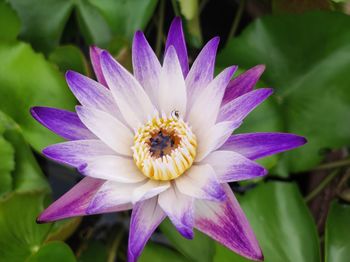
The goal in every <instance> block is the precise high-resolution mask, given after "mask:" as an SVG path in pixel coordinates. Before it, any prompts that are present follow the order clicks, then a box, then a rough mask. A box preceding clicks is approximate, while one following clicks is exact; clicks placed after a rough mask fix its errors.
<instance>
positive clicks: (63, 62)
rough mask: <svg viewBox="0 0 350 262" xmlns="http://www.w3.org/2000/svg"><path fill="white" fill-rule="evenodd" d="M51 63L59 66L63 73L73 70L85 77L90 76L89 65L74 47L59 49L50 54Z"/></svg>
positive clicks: (61, 47) (68, 46)
mask: <svg viewBox="0 0 350 262" xmlns="http://www.w3.org/2000/svg"><path fill="white" fill-rule="evenodd" d="M49 61H51V62H52V63H55V64H56V65H58V67H59V69H60V70H61V72H62V73H66V72H67V71H68V70H73V71H76V72H79V73H81V74H83V75H90V70H89V65H88V62H87V61H86V59H85V56H84V54H83V53H82V52H81V50H80V49H79V48H78V47H76V46H74V45H65V46H59V47H57V48H56V49H55V50H54V51H53V52H52V53H50V55H49Z"/></svg>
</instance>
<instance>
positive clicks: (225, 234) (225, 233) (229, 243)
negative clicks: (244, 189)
mask: <svg viewBox="0 0 350 262" xmlns="http://www.w3.org/2000/svg"><path fill="white" fill-rule="evenodd" d="M225 191H226V200H225V201H223V202H211V201H203V200H197V201H196V202H195V206H196V211H195V214H196V217H195V227H196V228H197V229H198V230H200V231H202V232H203V233H205V234H207V235H209V236H210V237H212V238H213V239H215V240H216V241H218V242H220V243H221V244H222V245H224V246H226V247H227V248H229V249H231V250H233V251H234V252H236V253H238V254H239V255H241V256H243V257H246V258H249V259H252V260H259V261H262V260H263V259H264V257H263V254H262V252H261V249H260V247H259V244H258V241H257V240H256V237H255V236H254V233H253V230H252V229H251V227H250V225H249V222H248V220H247V218H246V217H245V215H244V213H243V210H242V209H241V207H240V206H239V203H238V201H237V199H236V198H235V196H234V195H233V193H232V191H231V189H230V187H229V186H228V185H225Z"/></svg>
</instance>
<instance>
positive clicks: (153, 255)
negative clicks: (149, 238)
mask: <svg viewBox="0 0 350 262" xmlns="http://www.w3.org/2000/svg"><path fill="white" fill-rule="evenodd" d="M138 261H139V262H149V261H152V262H164V261H167V262H186V261H188V260H186V259H185V258H184V257H183V256H181V255H180V254H179V253H176V252H175V251H173V250H171V249H169V248H166V247H164V246H162V245H157V244H153V243H149V244H147V245H146V247H145V249H144V250H143V252H142V255H141V257H140V259H139V260H138Z"/></svg>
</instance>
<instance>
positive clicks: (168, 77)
mask: <svg viewBox="0 0 350 262" xmlns="http://www.w3.org/2000/svg"><path fill="white" fill-rule="evenodd" d="M160 83H161V84H160V88H159V98H158V99H159V100H158V104H159V108H160V109H161V111H162V112H164V113H165V114H166V115H170V114H171V112H172V111H174V110H177V111H179V113H180V115H185V113H186V101H187V94H186V85H185V80H184V78H183V75H182V72H181V67H180V63H179V60H178V58H177V55H176V51H175V48H174V47H173V46H170V47H169V48H168V50H167V52H166V54H165V57H164V63H163V68H162V74H161V80H160Z"/></svg>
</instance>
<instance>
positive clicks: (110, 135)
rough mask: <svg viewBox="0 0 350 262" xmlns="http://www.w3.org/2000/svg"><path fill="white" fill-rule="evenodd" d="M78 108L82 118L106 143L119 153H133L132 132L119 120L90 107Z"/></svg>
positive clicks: (127, 154) (129, 154) (128, 154)
mask: <svg viewBox="0 0 350 262" xmlns="http://www.w3.org/2000/svg"><path fill="white" fill-rule="evenodd" d="M76 110H77V113H78V116H79V118H80V120H81V121H82V122H83V123H84V124H85V125H86V126H87V127H88V128H89V129H90V130H91V132H93V133H94V134H95V135H96V136H97V137H98V138H100V139H101V140H102V141H103V142H104V143H105V144H106V145H108V146H109V147H110V148H112V149H113V150H115V151H116V152H117V153H119V154H122V155H126V156H131V155H132V150H131V146H132V145H133V135H132V132H131V131H130V129H128V128H127V127H126V126H125V125H123V124H122V123H121V122H120V121H119V120H117V119H116V118H115V117H113V116H111V115H110V114H108V113H105V112H103V111H100V110H97V109H94V108H90V107H84V106H77V107H76Z"/></svg>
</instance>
